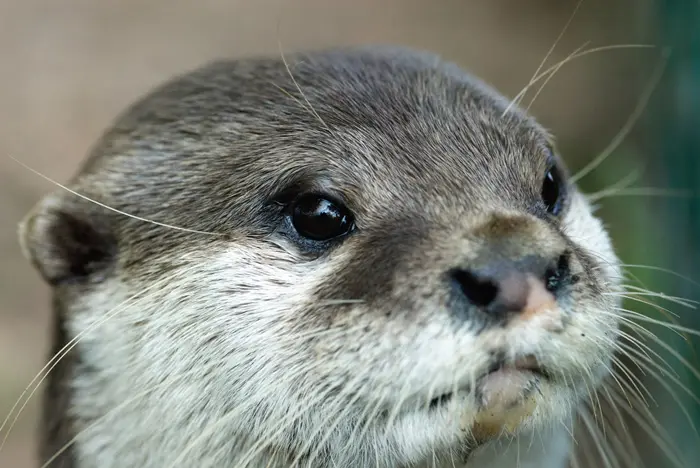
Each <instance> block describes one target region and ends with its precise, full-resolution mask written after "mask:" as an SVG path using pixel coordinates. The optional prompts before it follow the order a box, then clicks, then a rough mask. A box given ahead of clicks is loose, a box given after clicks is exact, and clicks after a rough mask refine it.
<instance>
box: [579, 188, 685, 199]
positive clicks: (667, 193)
mask: <svg viewBox="0 0 700 468" xmlns="http://www.w3.org/2000/svg"><path fill="white" fill-rule="evenodd" d="M611 197H666V198H694V197H697V195H696V194H694V193H693V192H691V191H689V190H669V189H663V188H656V187H631V188H626V189H617V190H612V189H611V190H602V191H600V192H596V193H594V194H592V195H589V196H588V197H587V198H588V199H589V200H590V201H592V202H596V201H598V200H602V199H603V198H611Z"/></svg>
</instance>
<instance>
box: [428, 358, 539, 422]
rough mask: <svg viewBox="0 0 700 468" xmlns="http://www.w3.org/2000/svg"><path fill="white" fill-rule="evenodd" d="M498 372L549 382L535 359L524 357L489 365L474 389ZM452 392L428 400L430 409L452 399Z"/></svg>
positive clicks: (468, 388) (463, 389) (466, 388)
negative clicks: (515, 373)
mask: <svg viewBox="0 0 700 468" xmlns="http://www.w3.org/2000/svg"><path fill="white" fill-rule="evenodd" d="M499 372H522V373H530V374H532V375H533V376H535V377H539V378H542V379H545V380H549V379H550V378H551V377H550V374H549V373H548V372H547V370H546V369H544V368H543V367H542V366H540V364H539V362H538V361H537V358H536V357H535V356H533V355H526V356H522V357H519V358H517V359H515V360H513V361H506V360H505V359H499V360H497V361H494V362H493V363H491V365H490V366H489V367H488V368H487V369H486V371H485V372H483V373H482V374H481V375H479V377H478V378H477V379H476V388H477V389H478V388H480V387H481V386H482V385H483V382H484V381H485V380H486V379H487V378H489V377H490V376H493V375H494V374H496V373H499ZM459 390H460V391H467V392H468V391H470V387H468V386H462V387H460V388H459ZM453 396H454V392H445V393H443V394H441V395H439V396H438V397H436V398H433V399H432V400H430V405H429V408H430V409H435V408H438V407H440V406H442V405H444V404H445V403H447V402H448V401H450V400H451V399H452V397H453Z"/></svg>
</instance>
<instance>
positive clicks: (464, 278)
mask: <svg viewBox="0 0 700 468" xmlns="http://www.w3.org/2000/svg"><path fill="white" fill-rule="evenodd" d="M452 280H453V281H454V282H455V284H456V285H457V286H458V287H459V289H460V290H461V291H462V294H464V295H465V296H466V297H467V299H469V301H470V302H471V303H472V304H474V305H476V306H479V307H486V306H488V305H489V304H491V303H492V302H494V301H495V300H496V298H497V297H498V293H499V290H498V284H496V283H495V282H494V281H493V280H491V279H490V278H482V277H479V276H478V275H475V274H474V273H472V272H470V271H468V270H454V271H453V272H452Z"/></svg>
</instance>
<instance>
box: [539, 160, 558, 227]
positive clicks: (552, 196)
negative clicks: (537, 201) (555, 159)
mask: <svg viewBox="0 0 700 468" xmlns="http://www.w3.org/2000/svg"><path fill="white" fill-rule="evenodd" d="M541 196H542V201H543V202H544V205H545V207H546V208H547V211H548V212H549V213H551V214H552V215H554V216H557V215H558V214H559V213H560V212H561V207H562V203H561V199H562V181H561V175H560V174H559V171H557V168H556V167H551V168H550V169H549V170H548V171H547V174H546V175H545V176H544V182H543V183H542V193H541Z"/></svg>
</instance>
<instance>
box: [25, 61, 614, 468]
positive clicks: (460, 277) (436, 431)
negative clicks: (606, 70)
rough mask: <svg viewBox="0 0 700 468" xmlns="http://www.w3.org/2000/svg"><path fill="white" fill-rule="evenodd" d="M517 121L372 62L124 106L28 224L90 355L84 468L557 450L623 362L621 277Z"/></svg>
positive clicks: (431, 73) (85, 368) (399, 460)
mask: <svg viewBox="0 0 700 468" xmlns="http://www.w3.org/2000/svg"><path fill="white" fill-rule="evenodd" d="M508 107H509V102H508V101H507V100H505V99H503V98H502V97H500V96H499V95H498V94H497V93H495V92H494V91H493V90H491V89H490V88H489V87H488V86H486V85H484V84H483V83H481V82H479V81H477V80H476V79H474V78H473V77H471V76H469V75H468V74H466V73H464V72H463V71H461V70H460V69H459V68H457V67H456V66H454V65H451V64H448V63H444V62H442V61H440V60H438V59H437V58H436V57H434V56H432V55H429V54H424V53H418V52H411V51H408V50H403V49H394V48H375V49H367V48H360V49H350V50H335V51H325V52H314V53H310V54H306V55H305V56H303V57H301V60H300V61H299V62H298V63H294V64H292V66H290V68H289V69H288V68H287V66H286V64H285V62H284V61H282V60H277V59H245V60H237V61H226V62H218V63H214V64H212V65H209V66H207V67H204V68H202V69H200V70H197V71H195V72H193V73H189V74H187V75H184V76H181V77H179V78H177V79H175V80H174V81H172V82H170V83H168V84H166V85H164V86H163V87H161V88H160V89H157V90H156V91H154V92H153V93H152V94H150V95H149V96H147V97H146V98H144V99H143V100H142V101H140V102H139V103H137V104H136V105H135V106H134V107H133V108H131V109H130V110H129V111H128V112H127V113H126V114H124V115H123V116H122V117H121V118H120V119H118V121H117V122H116V123H115V125H114V127H113V128H112V129H111V130H110V131H108V132H107V133H106V135H105V136H104V137H103V139H102V140H101V141H100V142H99V144H98V145H97V146H96V148H95V150H94V152H93V155H92V156H91V158H90V159H89V160H88V162H87V163H86V165H85V166H84V167H83V168H82V170H81V172H80V173H79V175H78V176H77V177H76V178H75V179H74V180H73V181H72V183H71V184H70V186H69V189H70V190H71V191H72V192H74V193H72V192H69V191H60V192H58V193H56V194H54V195H51V196H50V197H49V198H47V199H46V200H44V201H43V202H42V203H40V204H39V205H38V207H37V208H36V209H35V211H34V212H32V214H30V216H29V217H28V219H27V221H26V223H25V224H24V225H23V239H24V248H25V251H26V253H27V255H28V256H29V258H30V259H31V261H32V262H33V263H34V265H36V267H37V268H38V269H39V271H40V272H41V274H42V275H43V276H44V277H45V278H46V280H47V281H48V282H49V283H50V284H51V285H52V286H53V289H54V292H55V297H56V303H57V313H58V315H59V326H60V327H62V329H63V330H65V335H66V339H72V338H77V343H76V345H75V346H76V347H75V349H74V351H73V352H74V359H73V361H71V362H72V364H71V367H70V369H67V371H66V372H65V373H64V375H63V377H62V378H63V379H65V381H64V382H63V384H62V386H60V388H61V389H62V390H61V392H63V393H62V394H66V395H68V397H67V401H68V403H67V404H66V405H65V408H64V409H63V410H61V411H62V413H61V414H60V415H58V416H57V417H58V418H59V419H61V420H62V421H63V422H66V421H68V422H69V424H68V426H69V428H70V432H72V436H77V442H76V444H75V447H74V448H73V455H72V456H73V457H74V458H75V459H76V460H79V461H82V462H83V463H84V465H83V464H80V465H79V466H81V467H82V466H113V465H112V464H113V463H117V461H118V462H119V463H121V465H120V466H125V465H124V463H126V465H128V466H148V467H150V466H154V467H155V466H159V467H160V466H171V464H178V463H179V464H181V466H236V467H237V466H289V464H290V463H292V462H298V463H299V465H302V466H323V467H325V466H382V467H394V466H406V465H413V464H420V463H423V462H425V460H431V459H432V457H435V458H437V459H441V460H444V459H449V458H450V457H457V456H460V455H462V456H466V454H468V453H470V452H471V450H472V449H473V448H475V447H478V446H479V445H482V444H488V443H490V442H491V441H493V440H503V439H508V438H510V437H518V436H520V435H522V434H529V433H538V432H541V431H546V430H549V429H552V428H554V430H555V431H557V430H558V431H562V430H563V429H560V428H561V424H562V423H564V424H567V421H568V420H569V418H570V417H571V416H572V414H573V413H574V412H575V410H576V407H577V406H578V405H579V403H580V402H581V399H582V398H584V397H585V396H586V395H587V394H588V392H589V391H590V389H592V388H594V387H596V386H597V385H598V383H599V381H600V380H601V379H602V378H603V377H604V376H605V374H606V372H607V369H608V366H609V362H610V359H611V353H612V350H613V348H614V337H615V330H616V326H617V317H616V313H615V304H616V300H615V295H614V291H615V288H616V285H617V278H618V267H617V260H616V257H615V255H614V253H613V250H612V248H611V244H610V241H609V238H608V236H607V234H606V232H605V230H604V228H603V227H602V225H601V223H600V222H599V221H598V220H597V219H596V218H594V217H593V215H592V213H591V209H590V208H589V206H588V204H587V202H586V200H585V199H584V197H583V196H582V194H581V193H580V192H579V191H578V190H577V188H576V187H575V186H574V185H573V184H571V183H569V182H568V179H567V171H566V169H565V167H564V165H563V164H562V161H561V160H560V158H559V156H558V154H557V153H556V151H555V149H554V146H553V144H552V140H551V138H550V136H549V135H548V134H547V132H546V131H545V130H543V129H542V128H541V127H540V126H539V125H538V124H537V123H535V122H534V121H533V120H532V119H531V118H529V117H528V116H526V115H525V114H524V113H522V112H520V111H518V110H517V109H508ZM76 194H79V195H76ZM88 199H90V200H92V201H88ZM95 201H96V202H98V203H94V202H95ZM127 214H128V216H127ZM46 411H47V412H52V411H54V412H55V411H58V410H57V409H56V408H55V407H53V406H52V405H51V404H47V407H46ZM64 426H65V424H64ZM49 438H51V436H49ZM69 439H70V438H68V439H67V440H69ZM537 443H539V442H537V441H536V442H535V444H537ZM453 460H454V458H453ZM176 462H177V463H176ZM246 463H249V464H248V465H246ZM267 463H269V465H267Z"/></svg>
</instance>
